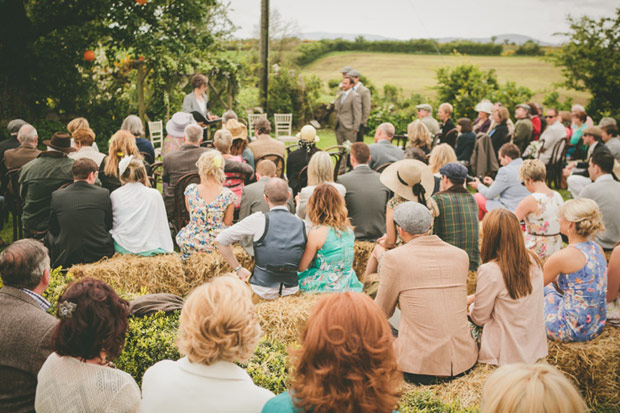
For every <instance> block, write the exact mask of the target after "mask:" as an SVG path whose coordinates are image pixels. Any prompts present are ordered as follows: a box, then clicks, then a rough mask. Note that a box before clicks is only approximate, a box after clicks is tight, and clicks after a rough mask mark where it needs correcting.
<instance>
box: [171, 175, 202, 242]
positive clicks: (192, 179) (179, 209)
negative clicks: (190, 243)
mask: <svg viewBox="0 0 620 413" xmlns="http://www.w3.org/2000/svg"><path fill="white" fill-rule="evenodd" d="M198 183H200V175H198V172H190V173H187V174H185V175H183V176H182V177H181V178H180V179H179V181H178V182H177V183H176V185H175V186H174V206H175V212H176V216H175V219H174V222H173V223H172V224H173V226H174V229H175V232H179V231H180V230H181V228H183V227H184V226H186V225H187V224H188V223H189V211H188V210H187V207H186V206H185V188H187V186H188V185H189V184H198Z"/></svg>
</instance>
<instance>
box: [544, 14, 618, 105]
mask: <svg viewBox="0 0 620 413" xmlns="http://www.w3.org/2000/svg"><path fill="white" fill-rule="evenodd" d="M568 21H569V22H570V30H569V31H568V32H567V33H563V34H564V35H565V36H567V37H568V42H566V43H565V44H564V45H563V46H562V47H561V48H559V49H558V51H557V52H556V53H555V54H553V55H552V59H553V61H554V62H555V64H556V65H557V66H560V67H561V68H562V73H563V74H564V78H565V82H564V85H565V86H567V87H570V88H573V89H575V90H587V91H589V92H590V93H591V94H592V99H591V100H590V102H589V104H588V108H587V110H588V113H590V114H591V115H592V116H593V117H601V116H603V115H612V116H615V117H618V116H620V75H619V74H620V8H617V9H616V15H615V16H614V17H602V18H600V19H598V20H595V19H592V18H590V17H582V18H579V19H576V18H573V17H569V18H568Z"/></svg>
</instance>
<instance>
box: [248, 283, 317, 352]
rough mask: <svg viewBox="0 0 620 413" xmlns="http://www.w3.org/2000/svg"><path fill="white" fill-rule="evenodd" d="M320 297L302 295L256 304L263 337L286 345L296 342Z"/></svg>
mask: <svg viewBox="0 0 620 413" xmlns="http://www.w3.org/2000/svg"><path fill="white" fill-rule="evenodd" d="M320 296H321V294H305V293H303V294H299V295H289V296H287V297H282V298H278V299H276V300H270V301H261V302H259V303H258V304H256V314H257V315H258V320H259V322H260V325H261V328H262V329H263V331H264V332H265V336H267V337H270V338H271V339H275V340H277V341H281V342H284V343H287V344H288V343H292V342H294V341H296V340H298V339H299V335H300V334H301V330H302V329H303V327H304V325H305V324H306V320H307V319H308V317H309V316H310V311H312V307H313V306H314V304H315V303H316V302H317V300H318V299H319V297H320Z"/></svg>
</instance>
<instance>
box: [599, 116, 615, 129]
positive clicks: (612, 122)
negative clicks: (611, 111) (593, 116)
mask: <svg viewBox="0 0 620 413" xmlns="http://www.w3.org/2000/svg"><path fill="white" fill-rule="evenodd" d="M608 125H614V126H617V125H618V124H617V123H616V120H615V119H614V118H603V119H601V121H600V122H599V123H598V127H599V128H603V127H605V126H608Z"/></svg>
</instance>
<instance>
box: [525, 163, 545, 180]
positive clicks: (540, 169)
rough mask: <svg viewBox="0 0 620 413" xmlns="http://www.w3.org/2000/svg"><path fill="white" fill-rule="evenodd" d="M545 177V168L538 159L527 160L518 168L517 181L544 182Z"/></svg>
mask: <svg viewBox="0 0 620 413" xmlns="http://www.w3.org/2000/svg"><path fill="white" fill-rule="evenodd" d="M546 176H547V167H546V166H545V164H544V163H543V162H542V161H541V160H539V159H527V160H525V161H523V163H522V164H521V167H520V168H519V179H520V180H521V181H522V182H524V183H525V182H527V180H528V179H531V180H532V181H534V182H545V177H546Z"/></svg>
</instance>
